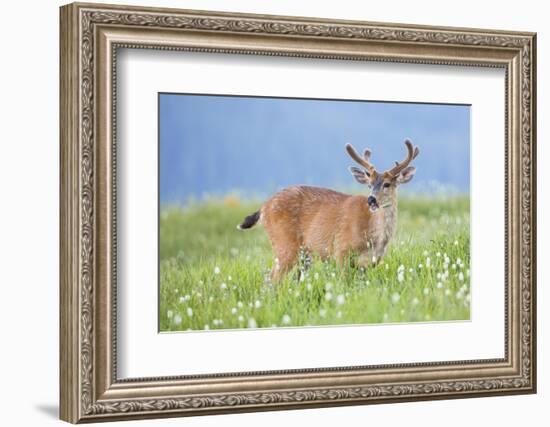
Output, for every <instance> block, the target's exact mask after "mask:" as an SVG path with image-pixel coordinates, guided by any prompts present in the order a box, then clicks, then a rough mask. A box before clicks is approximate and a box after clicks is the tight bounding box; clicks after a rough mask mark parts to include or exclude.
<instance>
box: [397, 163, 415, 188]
mask: <svg viewBox="0 0 550 427" xmlns="http://www.w3.org/2000/svg"><path fill="white" fill-rule="evenodd" d="M415 172H416V168H415V167H414V166H409V167H406V168H405V169H403V170H402V171H401V173H400V174H399V175H398V176H397V182H398V183H399V184H406V183H407V182H409V181H410V180H411V179H413V176H414V174H415Z"/></svg>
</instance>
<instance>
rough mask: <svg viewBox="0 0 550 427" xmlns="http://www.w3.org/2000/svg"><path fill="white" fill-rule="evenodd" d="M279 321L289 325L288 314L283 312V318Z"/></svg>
mask: <svg viewBox="0 0 550 427" xmlns="http://www.w3.org/2000/svg"><path fill="white" fill-rule="evenodd" d="M281 323H282V324H283V325H289V324H290V316H289V315H288V314H285V315H284V316H283V318H282V319H281Z"/></svg>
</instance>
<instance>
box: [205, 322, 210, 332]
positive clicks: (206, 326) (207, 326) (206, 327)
mask: <svg viewBox="0 0 550 427" xmlns="http://www.w3.org/2000/svg"><path fill="white" fill-rule="evenodd" d="M204 330H205V331H209V330H210V325H209V324H208V323H207V324H206V325H204Z"/></svg>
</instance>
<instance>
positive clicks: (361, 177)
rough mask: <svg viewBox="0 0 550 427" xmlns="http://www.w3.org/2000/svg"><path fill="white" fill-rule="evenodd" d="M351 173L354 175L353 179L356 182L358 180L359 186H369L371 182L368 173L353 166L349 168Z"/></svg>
mask: <svg viewBox="0 0 550 427" xmlns="http://www.w3.org/2000/svg"><path fill="white" fill-rule="evenodd" d="M349 171H350V172H351V174H352V175H353V177H354V178H355V180H356V181H357V182H358V183H359V184H366V185H368V184H369V183H370V181H369V173H368V172H367V171H366V170H363V169H359V168H356V167H353V166H351V167H350V168H349Z"/></svg>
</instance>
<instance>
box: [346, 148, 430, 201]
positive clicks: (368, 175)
mask: <svg viewBox="0 0 550 427" xmlns="http://www.w3.org/2000/svg"><path fill="white" fill-rule="evenodd" d="M405 145H406V147H407V157H406V159H405V160H403V161H402V162H395V166H394V167H393V168H391V169H388V170H387V171H384V172H378V171H377V170H376V168H375V167H374V165H373V164H372V163H371V162H370V156H371V151H370V150H368V149H367V150H365V151H364V153H363V156H360V155H359V154H358V153H357V151H355V148H353V146H352V145H351V144H346V150H347V152H348V154H349V155H350V157H351V158H352V159H353V160H355V161H356V162H357V163H359V164H360V165H361V166H363V169H361V168H356V167H350V168H349V170H350V172H351V174H352V175H353V176H354V177H355V179H356V181H357V182H359V183H360V184H365V185H367V186H368V187H369V188H370V194H369V197H368V199H367V202H368V204H369V207H370V210H371V211H372V212H374V211H376V210H377V209H378V208H380V207H386V206H389V205H390V204H391V203H392V201H393V200H394V199H395V196H396V193H397V187H398V186H399V185H400V184H405V183H407V182H409V181H410V180H411V179H412V178H413V176H414V173H415V172H416V168H415V167H414V166H409V165H410V163H411V162H412V161H413V159H414V158H416V156H418V153H420V150H419V149H418V147H414V146H413V144H412V142H411V141H410V140H408V139H406V140H405Z"/></svg>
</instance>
